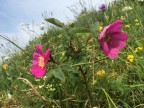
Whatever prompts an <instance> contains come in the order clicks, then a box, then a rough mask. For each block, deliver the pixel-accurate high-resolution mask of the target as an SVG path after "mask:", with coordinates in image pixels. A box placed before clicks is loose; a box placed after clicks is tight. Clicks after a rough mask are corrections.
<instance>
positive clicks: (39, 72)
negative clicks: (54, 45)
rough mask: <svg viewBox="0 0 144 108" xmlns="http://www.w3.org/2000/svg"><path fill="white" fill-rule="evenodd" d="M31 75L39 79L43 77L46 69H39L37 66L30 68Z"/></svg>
mask: <svg viewBox="0 0 144 108" xmlns="http://www.w3.org/2000/svg"><path fill="white" fill-rule="evenodd" d="M31 73H32V74H33V75H34V76H35V77H36V78H40V77H43V76H44V75H45V73H46V67H44V68H41V67H39V66H38V65H33V66H32V68H31Z"/></svg>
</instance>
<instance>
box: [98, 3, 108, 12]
mask: <svg viewBox="0 0 144 108" xmlns="http://www.w3.org/2000/svg"><path fill="white" fill-rule="evenodd" d="M98 8H99V10H102V11H103V10H105V9H106V8H107V5H106V4H101V5H100V6H99V7H98Z"/></svg>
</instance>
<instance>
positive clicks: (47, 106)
mask: <svg viewBox="0 0 144 108" xmlns="http://www.w3.org/2000/svg"><path fill="white" fill-rule="evenodd" d="M125 6H131V7H132V8H133V9H132V10H128V11H122V9H123V8H124V7H125ZM143 10H144V6H143V3H139V2H137V1H134V0H133V1H131V0H122V1H119V2H115V3H113V4H112V5H111V6H110V7H108V9H107V10H105V11H104V12H103V11H99V12H97V11H96V10H94V9H91V10H85V9H83V10H82V12H81V13H80V14H79V15H78V16H77V17H76V18H75V21H73V22H72V23H69V24H63V23H61V22H59V21H58V20H56V19H55V20H52V19H51V20H47V21H48V22H51V23H53V24H55V25H57V26H58V27H56V26H53V27H49V28H48V31H47V32H45V33H44V34H42V35H41V37H39V38H36V39H34V40H33V41H31V42H30V43H29V45H28V46H27V47H26V49H25V50H24V51H21V52H18V53H15V54H13V55H11V59H9V60H4V61H3V63H2V65H1V67H0V88H1V89H0V107H2V108H13V107H16V108H90V107H98V108H143V107H144V96H143V95H144V67H143V66H144V55H143V54H144V49H142V50H138V52H135V49H136V48H138V47H143V48H144V44H143V41H144V37H143V36H144V34H143V33H144V11H143ZM120 18H123V31H125V32H127V33H128V34H129V39H128V41H127V45H126V47H125V48H124V49H122V50H120V51H119V57H118V58H116V59H115V60H111V59H109V58H108V57H106V56H105V55H104V54H103V52H102V50H101V49H100V45H99V42H98V41H97V37H98V34H99V33H100V31H99V30H98V28H99V26H103V27H104V26H106V25H109V24H110V23H112V22H114V21H116V20H117V19H120ZM136 19H137V20H138V22H137V20H136ZM126 25H130V27H126ZM39 43H41V44H42V45H43V47H44V51H45V50H46V49H47V48H51V49H52V57H53V59H54V60H55V61H56V62H60V64H57V63H54V62H52V61H51V62H50V63H49V64H48V65H47V67H48V70H47V72H46V75H45V77H43V78H40V79H36V78H35V77H34V76H33V75H32V74H31V73H30V69H31V66H32V55H33V51H34V48H35V45H36V44H39ZM18 47H19V46H18ZM63 53H64V54H63ZM128 55H133V56H134V59H133V62H129V60H128V59H127V57H128ZM3 64H7V65H8V66H7V68H6V69H4V68H3ZM102 69H103V70H104V71H105V74H104V75H103V76H99V75H97V71H98V70H102ZM54 72H58V73H60V74H56V75H57V76H54V75H53V74H52V73H54ZM63 74H64V76H61V75H63ZM10 95H11V97H10Z"/></svg>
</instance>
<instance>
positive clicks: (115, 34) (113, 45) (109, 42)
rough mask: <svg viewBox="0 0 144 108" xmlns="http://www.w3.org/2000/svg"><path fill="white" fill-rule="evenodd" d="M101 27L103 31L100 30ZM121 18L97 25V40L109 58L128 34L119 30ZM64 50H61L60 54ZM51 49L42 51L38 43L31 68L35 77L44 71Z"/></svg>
mask: <svg viewBox="0 0 144 108" xmlns="http://www.w3.org/2000/svg"><path fill="white" fill-rule="evenodd" d="M102 29H103V31H102ZM121 29H122V20H117V21H115V22H113V23H112V24H110V25H108V26H106V27H104V28H103V27H102V26H99V31H101V33H100V34H99V36H98V41H99V42H100V46H101V49H102V50H103V52H104V54H106V55H107V56H109V58H110V59H114V58H116V57H118V50H119V49H122V48H124V47H125V45H126V41H127V39H128V34H127V33H125V32H122V31H121ZM64 55H65V52H62V56H64ZM50 56H51V49H48V50H47V51H46V52H45V53H43V52H42V45H41V44H38V45H37V46H36V49H35V51H34V54H33V61H32V62H33V66H32V68H31V73H32V74H33V75H34V76H35V77H36V78H40V77H43V76H44V75H45V73H46V69H47V68H46V64H47V63H48V61H49V60H50ZM98 74H99V75H103V74H105V71H99V72H98Z"/></svg>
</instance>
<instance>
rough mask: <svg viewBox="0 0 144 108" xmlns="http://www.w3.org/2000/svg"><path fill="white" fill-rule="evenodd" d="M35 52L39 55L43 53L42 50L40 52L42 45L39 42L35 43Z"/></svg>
mask: <svg viewBox="0 0 144 108" xmlns="http://www.w3.org/2000/svg"><path fill="white" fill-rule="evenodd" d="M36 52H37V53H39V54H40V55H42V54H43V52H42V45H41V44H37V46H36Z"/></svg>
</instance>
